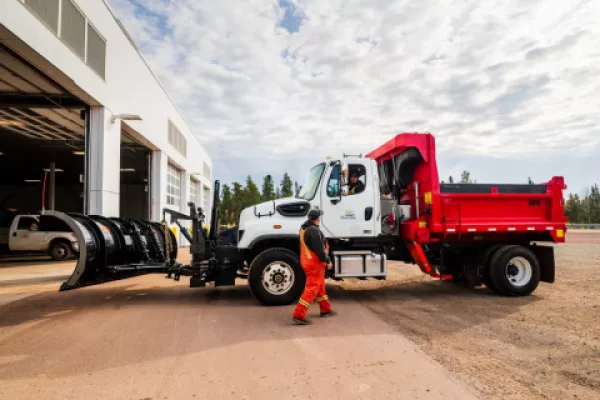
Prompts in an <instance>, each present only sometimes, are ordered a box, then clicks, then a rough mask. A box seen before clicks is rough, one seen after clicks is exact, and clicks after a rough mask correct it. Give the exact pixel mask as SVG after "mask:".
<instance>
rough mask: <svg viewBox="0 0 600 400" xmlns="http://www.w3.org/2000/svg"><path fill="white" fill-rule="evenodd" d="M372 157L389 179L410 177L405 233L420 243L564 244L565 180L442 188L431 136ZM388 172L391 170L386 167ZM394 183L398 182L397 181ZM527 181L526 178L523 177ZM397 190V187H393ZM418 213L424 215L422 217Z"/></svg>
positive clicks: (403, 140)
mask: <svg viewBox="0 0 600 400" xmlns="http://www.w3.org/2000/svg"><path fill="white" fill-rule="evenodd" d="M367 157H369V158H372V159H375V160H376V161H377V164H378V168H379V169H380V177H381V176H382V169H383V170H386V171H388V172H387V173H385V175H387V176H388V177H389V176H393V174H391V173H390V171H393V170H394V169H395V170H396V171H401V172H396V173H397V174H404V179H405V180H404V181H403V182H402V183H401V185H400V188H399V190H398V192H397V193H394V194H395V195H396V196H397V197H396V198H399V199H400V203H401V204H410V205H411V206H412V207H411V209H412V216H411V218H410V219H408V220H405V221H404V223H403V224H402V228H401V235H402V236H403V237H404V238H405V239H406V240H409V241H415V242H417V243H426V242H439V241H445V242H451V241H487V240H494V241H503V240H507V241H511V242H512V241H521V240H522V241H523V242H528V241H551V242H564V240H565V231H566V218H565V217H564V199H563V190H564V189H566V186H565V184H564V179H563V178H562V177H553V178H552V179H551V180H550V181H549V182H547V183H544V184H538V185H527V184H522V185H519V184H517V185H511V184H442V185H441V184H440V182H439V177H438V170H437V163H436V153H435V138H434V137H433V135H431V134H429V133H401V134H398V135H397V136H396V137H394V138H393V139H392V140H390V141H388V142H387V143H385V144H384V145H382V146H380V147H379V148H377V149H375V150H373V151H372V152H370V153H369V154H367ZM386 168H387V169H386ZM391 179H393V178H391ZM518 179H523V177H518ZM389 186H390V187H391V184H390V185H389ZM417 210H418V215H417Z"/></svg>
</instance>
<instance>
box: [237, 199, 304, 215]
mask: <svg viewBox="0 0 600 400" xmlns="http://www.w3.org/2000/svg"><path fill="white" fill-rule="evenodd" d="M309 209H310V203H309V202H308V201H306V200H303V199H297V198H295V197H286V198H283V199H277V200H271V201H266V202H264V203H260V204H257V205H255V206H252V207H248V208H246V209H244V211H243V213H242V217H254V218H264V217H273V216H275V215H277V216H280V217H304V216H306V215H307V214H308V211H309Z"/></svg>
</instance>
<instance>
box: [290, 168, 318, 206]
mask: <svg viewBox="0 0 600 400" xmlns="http://www.w3.org/2000/svg"><path fill="white" fill-rule="evenodd" d="M324 170H325V164H317V165H315V166H314V167H312V168H311V170H310V173H309V174H308V179H307V180H306V182H305V183H304V186H302V189H300V193H298V196H296V197H297V198H299V199H304V200H312V199H314V198H315V193H316V192H317V188H318V187H319V182H321V175H323V171H324Z"/></svg>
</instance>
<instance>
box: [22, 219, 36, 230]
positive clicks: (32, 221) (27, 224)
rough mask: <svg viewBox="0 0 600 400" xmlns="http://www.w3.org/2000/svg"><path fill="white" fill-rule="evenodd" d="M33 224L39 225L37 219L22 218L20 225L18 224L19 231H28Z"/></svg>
mask: <svg viewBox="0 0 600 400" xmlns="http://www.w3.org/2000/svg"><path fill="white" fill-rule="evenodd" d="M33 224H37V221H36V220H35V218H30V217H21V218H20V219H19V223H18V224H17V230H18V231H28V230H29V227H30V226H31V225H33Z"/></svg>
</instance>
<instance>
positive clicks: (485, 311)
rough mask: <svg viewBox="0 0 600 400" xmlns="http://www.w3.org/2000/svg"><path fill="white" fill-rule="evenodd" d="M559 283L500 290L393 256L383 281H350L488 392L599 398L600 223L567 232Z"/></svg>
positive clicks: (357, 292)
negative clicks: (524, 291)
mask: <svg viewBox="0 0 600 400" xmlns="http://www.w3.org/2000/svg"><path fill="white" fill-rule="evenodd" d="M567 236H568V239H567V243H565V244H561V245H558V246H557V247H556V264H557V276H556V282H555V283H554V284H547V283H541V284H540V286H539V287H538V289H537V290H536V291H535V292H534V293H533V294H532V295H530V296H528V297H524V298H503V297H498V296H497V295H494V294H493V293H492V292H491V291H489V290H488V289H486V288H484V287H482V288H477V289H475V290H472V289H462V288H457V287H455V286H454V285H453V284H449V283H442V282H438V281H431V280H430V279H428V278H426V277H423V276H422V275H421V274H420V272H419V271H418V269H417V268H416V267H414V266H407V265H403V264H401V263H395V264H394V265H393V266H391V269H392V271H393V273H392V277H391V278H390V279H389V280H388V281H386V282H369V281H365V282H354V281H353V282H350V281H349V282H344V283H342V286H343V287H344V288H345V289H346V290H348V291H349V292H350V293H352V296H353V297H354V298H355V299H356V300H357V301H358V302H359V303H361V304H363V305H365V306H366V307H368V308H369V309H370V310H371V311H373V312H374V313H375V314H377V315H379V316H380V317H381V318H382V319H384V320H385V321H387V323H388V324H390V325H392V326H393V327H394V328H396V329H397V330H398V331H399V332H401V333H402V334H404V335H406V336H407V337H408V338H410V339H411V340H413V341H414V342H416V343H417V344H418V345H420V347H421V348H422V349H423V350H424V351H425V352H427V353H428V354H430V355H432V356H433V357H434V358H435V359H436V360H438V361H439V362H441V364H442V365H444V366H445V367H446V368H448V369H449V370H450V371H452V372H454V373H456V374H457V376H458V377H460V378H461V379H462V380H463V381H464V382H465V383H467V384H468V385H470V386H472V387H474V388H475V389H477V390H478V391H479V393H480V396H481V397H482V398H489V399H538V398H539V399H545V398H548V399H567V398H570V399H600V283H599V281H598V279H597V275H596V274H597V273H598V272H599V269H600V232H569V233H568V234H567Z"/></svg>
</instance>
